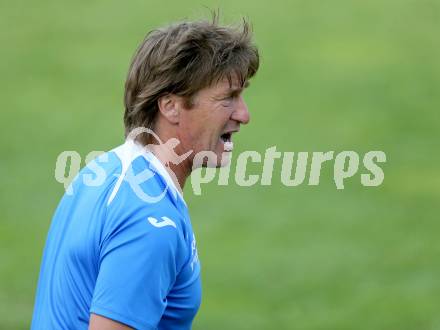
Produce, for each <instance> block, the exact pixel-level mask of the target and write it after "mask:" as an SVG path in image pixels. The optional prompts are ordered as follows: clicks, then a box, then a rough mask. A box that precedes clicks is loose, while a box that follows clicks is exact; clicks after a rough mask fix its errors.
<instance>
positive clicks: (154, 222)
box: [148, 217, 177, 228]
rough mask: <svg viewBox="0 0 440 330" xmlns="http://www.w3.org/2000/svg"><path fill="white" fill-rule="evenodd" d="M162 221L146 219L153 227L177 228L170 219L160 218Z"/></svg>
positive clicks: (151, 218)
mask: <svg viewBox="0 0 440 330" xmlns="http://www.w3.org/2000/svg"><path fill="white" fill-rule="evenodd" d="M162 220H163V221H158V220H157V219H156V218H153V217H148V221H149V222H150V223H151V224H152V225H153V226H154V227H157V228H162V227H165V226H173V227H174V228H177V226H176V223H175V222H174V221H173V220H171V219H170V218H168V217H162Z"/></svg>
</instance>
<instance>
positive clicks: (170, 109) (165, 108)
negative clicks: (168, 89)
mask: <svg viewBox="0 0 440 330" xmlns="http://www.w3.org/2000/svg"><path fill="white" fill-rule="evenodd" d="M157 106H158V107H159V112H160V114H161V115H162V116H163V117H164V118H165V119H166V120H167V121H168V122H170V123H171V124H173V125H176V124H178V123H179V112H180V104H179V102H178V98H177V96H176V95H173V94H166V95H164V96H161V97H160V98H159V99H158V100H157Z"/></svg>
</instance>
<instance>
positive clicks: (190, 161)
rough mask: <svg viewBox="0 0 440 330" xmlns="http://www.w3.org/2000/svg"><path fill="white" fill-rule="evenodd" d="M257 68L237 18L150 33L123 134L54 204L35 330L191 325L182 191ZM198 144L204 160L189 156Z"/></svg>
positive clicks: (194, 300) (195, 285) (225, 146)
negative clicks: (228, 24) (234, 22)
mask: <svg viewBox="0 0 440 330" xmlns="http://www.w3.org/2000/svg"><path fill="white" fill-rule="evenodd" d="M258 65H259V56H258V51H257V48H256V47H255V46H254V45H253V44H252V41H251V33H250V30H249V27H248V24H247V23H246V22H243V25H242V27H241V28H239V29H237V28H232V27H222V26H219V24H218V22H217V19H216V18H214V20H213V22H207V21H198V22H185V23H180V24H175V25H171V26H168V27H165V28H162V29H158V30H155V31H152V32H151V33H149V34H148V35H147V37H146V38H145V40H144V41H143V42H142V44H141V45H140V46H139V48H138V50H137V52H136V53H135V55H134V57H133V60H132V64H131V66H130V69H129V72H128V77H127V81H126V85H125V115H124V123H125V129H126V142H125V143H124V144H123V145H122V146H119V147H117V148H115V149H114V150H112V151H110V152H108V153H106V154H104V155H101V156H100V157H98V158H97V159H95V160H94V161H92V162H91V163H89V164H88V166H87V167H86V168H84V169H83V170H82V171H81V172H80V173H79V175H78V176H77V177H76V179H75V180H74V181H73V182H72V184H71V187H70V191H72V192H73V193H72V194H66V195H64V196H63V198H62V200H61V202H60V204H59V206H58V208H57V210H56V212H55V215H54V218H53V220H52V225H51V228H50V231H49V234H48V237H47V242H46V247H45V251H44V256H43V261H42V266H41V272H40V278H39V282H38V288H37V295H36V301H35V309H34V314H33V320H32V329H34V330H36V329H42V330H51V329H57V330H58V329H87V328H89V329H92V330H96V329H100V330H103V329H104V330H105V329H108V330H111V329H113V330H117V329H131V328H135V329H145V330H147V329H148V330H150V329H177V330H179V329H190V328H191V324H192V320H193V318H194V316H195V314H196V312H197V310H198V307H199V305H200V299H201V285H200V265H199V261H198V256H197V248H196V242H195V237H194V234H193V231H192V228H191V221H190V218H189V215H188V209H187V206H186V204H185V201H184V199H183V196H182V188H183V186H184V184H185V180H186V178H187V177H188V176H189V175H190V173H191V171H192V170H193V169H194V168H196V167H198V166H222V165H224V164H225V161H224V157H222V156H224V155H225V154H226V155H227V153H228V152H230V151H232V148H233V143H232V134H233V133H236V132H238V131H239V128H240V125H241V124H246V123H248V121H249V112H248V109H247V107H246V104H245V103H244V101H243V98H242V95H241V93H242V91H243V88H245V87H246V86H247V83H248V80H249V79H250V78H251V77H252V76H253V75H254V74H255V73H256V72H257V70H258ZM147 146H148V148H147ZM200 152H210V153H211V156H213V157H210V158H209V159H210V161H206V160H204V161H203V162H200V164H197V162H196V161H195V160H196V159H197V157H196V155H197V154H199V153H200ZM100 178H101V179H100Z"/></svg>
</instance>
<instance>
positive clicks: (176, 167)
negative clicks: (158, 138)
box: [149, 141, 191, 192]
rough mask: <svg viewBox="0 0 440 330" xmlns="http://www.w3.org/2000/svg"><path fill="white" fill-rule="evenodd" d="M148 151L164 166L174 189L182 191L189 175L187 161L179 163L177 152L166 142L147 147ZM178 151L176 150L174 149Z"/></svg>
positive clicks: (189, 168) (189, 169) (189, 167)
mask: <svg viewBox="0 0 440 330" xmlns="http://www.w3.org/2000/svg"><path fill="white" fill-rule="evenodd" d="M149 149H150V151H151V152H152V153H153V154H154V155H155V156H156V158H157V159H159V161H160V162H161V163H162V165H164V167H165V169H166V170H167V172H168V174H169V175H170V177H171V179H172V180H173V182H174V184H175V185H176V187H177V188H178V189H179V190H180V192H182V191H183V188H184V186H185V182H186V179H187V178H188V176H189V175H190V174H191V166H190V164H189V161H188V160H187V159H185V160H183V161H181V162H180V161H179V159H178V156H180V155H178V154H177V150H174V149H173V148H172V147H170V146H169V145H167V143H166V141H164V144H161V145H149ZM176 149H178V148H176Z"/></svg>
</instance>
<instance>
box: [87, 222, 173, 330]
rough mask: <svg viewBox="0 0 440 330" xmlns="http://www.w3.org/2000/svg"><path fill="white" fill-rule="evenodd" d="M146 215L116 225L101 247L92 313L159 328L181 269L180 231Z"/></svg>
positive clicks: (146, 327) (131, 324)
mask: <svg viewBox="0 0 440 330" xmlns="http://www.w3.org/2000/svg"><path fill="white" fill-rule="evenodd" d="M148 219H160V216H153V217H148V216H147V215H145V214H144V215H143V216H137V217H135V218H130V219H129V220H127V221H124V222H122V223H119V224H117V225H115V227H114V228H113V229H112V231H111V232H110V233H109V234H107V235H106V237H105V238H104V240H103V242H102V244H101V250H100V257H99V266H98V267H99V271H98V277H97V280H96V285H95V289H94V293H93V300H92V303H91V308H90V312H91V313H94V314H98V315H101V316H104V317H107V318H110V319H113V320H115V321H118V322H120V323H123V324H126V325H128V326H131V327H133V328H136V329H141V330H142V329H146V330H147V329H148V330H150V329H156V327H157V324H158V323H159V321H160V319H161V317H162V315H163V313H164V310H165V308H166V296H167V294H168V292H169V291H170V289H171V288H172V286H173V284H174V282H175V280H176V276H177V273H178V267H179V263H178V258H179V256H178V253H180V252H179V250H180V249H179V248H178V245H179V235H178V228H177V227H176V226H172V225H164V226H154V225H153V224H154V223H150V222H149V221H148Z"/></svg>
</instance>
